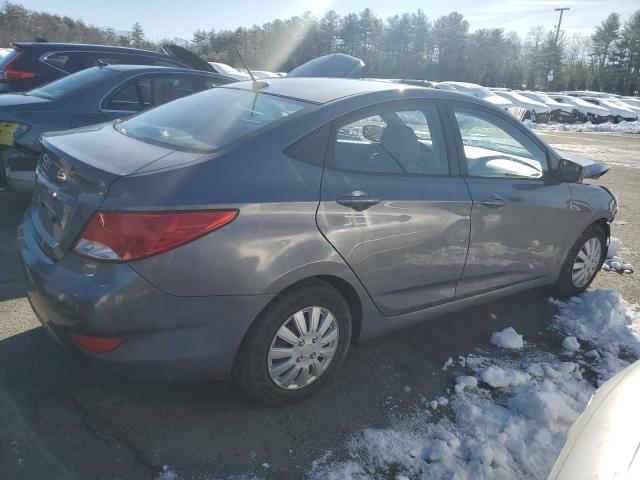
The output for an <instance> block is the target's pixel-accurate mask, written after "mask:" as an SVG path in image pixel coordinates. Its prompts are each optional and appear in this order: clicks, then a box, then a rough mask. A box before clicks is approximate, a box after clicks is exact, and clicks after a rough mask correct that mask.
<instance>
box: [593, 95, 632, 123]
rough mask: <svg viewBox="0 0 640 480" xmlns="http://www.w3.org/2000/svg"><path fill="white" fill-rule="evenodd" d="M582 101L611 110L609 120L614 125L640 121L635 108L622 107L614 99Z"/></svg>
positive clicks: (597, 98) (600, 98) (601, 98)
mask: <svg viewBox="0 0 640 480" xmlns="http://www.w3.org/2000/svg"><path fill="white" fill-rule="evenodd" d="M581 99H582V100H584V101H585V102H589V103H593V104H594V105H598V106H599V107H603V108H606V109H607V110H609V120H611V121H612V122H613V123H620V122H622V121H625V122H633V121H635V120H637V119H638V114H637V113H636V112H635V111H634V109H633V108H631V107H626V106H624V105H620V104H618V103H617V102H616V101H615V100H614V99H608V98H603V97H581Z"/></svg>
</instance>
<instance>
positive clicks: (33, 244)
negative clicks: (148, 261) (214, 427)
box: [18, 213, 273, 380]
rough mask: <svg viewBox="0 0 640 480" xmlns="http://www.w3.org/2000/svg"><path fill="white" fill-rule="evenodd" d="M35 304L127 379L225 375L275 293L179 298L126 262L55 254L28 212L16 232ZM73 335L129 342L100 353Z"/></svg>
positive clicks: (51, 324) (63, 333)
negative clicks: (42, 245)
mask: <svg viewBox="0 0 640 480" xmlns="http://www.w3.org/2000/svg"><path fill="white" fill-rule="evenodd" d="M18 247H19V251H20V256H21V258H22V262H21V263H22V266H23V268H24V270H25V274H26V277H27V294H28V298H29V302H30V303H31V306H32V308H33V310H34V312H35V314H36V315H37V317H38V319H39V320H40V322H41V323H42V324H43V325H44V327H45V328H46V330H47V331H48V332H49V333H50V334H52V335H53V336H54V337H55V338H56V339H57V340H58V341H59V342H60V343H61V344H62V345H64V346H66V347H67V348H68V349H69V350H72V351H78V352H81V353H83V354H85V355H86V356H88V357H90V358H91V359H93V360H95V361H96V362H98V363H99V364H100V365H102V366H104V367H107V368H108V369H110V370H114V371H118V372H122V373H124V374H125V375H127V376H133V377H145V378H161V379H165V380H175V379H186V378H205V377H206V378H224V377H226V376H228V375H229V374H230V373H231V370H232V367H233V361H234V358H235V354H236V351H237V349H238V347H239V345H240V342H241V341H242V338H243V336H244V333H245V332H246V330H247V328H248V327H249V325H250V324H251V322H252V321H253V319H254V318H255V317H256V316H257V315H258V313H259V312H260V310H262V308H264V306H265V305H266V304H267V303H268V302H269V301H270V300H271V299H272V298H273V295H253V296H213V297H211V296H210V297H179V296H174V295H169V294H167V293H165V292H163V291H161V290H159V289H157V288H156V287H154V286H153V285H151V284H150V283H149V282H147V281H146V280H145V279H144V278H142V277H141V276H140V275H139V274H138V273H136V272H135V271H134V270H133V269H132V268H131V267H129V266H128V265H127V264H121V263H120V264H118V263H96V262H91V261H89V260H86V259H83V258H82V257H80V256H77V255H75V254H73V253H68V254H67V255H66V256H65V257H64V258H62V259H61V260H60V261H59V262H56V261H54V260H52V259H51V258H49V257H48V256H47V255H46V254H45V253H44V252H43V251H42V250H41V248H40V247H39V245H38V244H37V241H36V239H35V237H34V235H33V228H32V224H31V219H30V216H29V214H28V213H27V215H25V217H24V219H23V223H22V224H21V225H20V228H19V229H18ZM73 332H77V333H82V334H85V335H94V336H101V337H110V338H124V339H125V341H124V342H123V343H122V344H121V345H120V346H118V347H117V348H115V349H114V350H112V351H110V352H107V353H94V352H90V351H87V350H84V349H83V348H81V347H79V346H78V345H76V344H75V342H73V340H71V336H70V334H71V333H73Z"/></svg>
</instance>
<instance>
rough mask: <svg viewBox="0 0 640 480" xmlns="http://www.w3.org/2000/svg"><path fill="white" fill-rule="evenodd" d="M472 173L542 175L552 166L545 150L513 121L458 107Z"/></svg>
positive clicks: (456, 112)
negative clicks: (548, 162)
mask: <svg viewBox="0 0 640 480" xmlns="http://www.w3.org/2000/svg"><path fill="white" fill-rule="evenodd" d="M455 117H456V121H457V122H458V128H459V129H460V135H461V137H462V144H463V146H464V155H465V159H466V162H467V170H468V173H469V175H472V176H475V177H494V178H495V177H504V178H541V177H542V176H543V175H544V173H545V172H546V171H547V169H548V165H547V156H546V154H545V151H544V150H543V149H542V148H540V147H539V146H538V145H536V143H535V142H534V141H533V140H531V139H529V138H527V136H526V135H525V134H524V133H523V132H520V131H519V130H518V129H517V128H515V127H514V126H512V125H509V122H507V121H505V120H502V119H500V118H498V117H494V116H493V115H489V114H484V113H482V112H477V111H473V110H467V109H456V110H455Z"/></svg>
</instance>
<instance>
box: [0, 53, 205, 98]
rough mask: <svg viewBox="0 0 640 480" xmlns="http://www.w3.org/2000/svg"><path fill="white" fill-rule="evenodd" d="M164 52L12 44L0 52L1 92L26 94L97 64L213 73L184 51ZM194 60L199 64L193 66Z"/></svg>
mask: <svg viewBox="0 0 640 480" xmlns="http://www.w3.org/2000/svg"><path fill="white" fill-rule="evenodd" d="M163 50H164V51H165V53H159V52H152V51H149V50H141V49H137V48H124V47H113V46H109V45H84V44H73V43H48V42H26V43H13V44H12V48H11V49H9V50H8V51H7V50H5V51H4V52H2V53H0V93H6V92H26V91H27V90H31V89H32V88H36V87H38V86H40V85H44V84H45V83H49V82H51V81H53V80H57V79H58V78H61V77H64V76H66V75H69V74H71V73H75V72H79V71H80V70H84V69H86V68H90V67H93V66H96V65H100V64H109V65H116V64H125V65H149V66H159V67H178V68H196V69H199V70H208V71H212V69H211V68H210V66H209V65H208V64H207V63H206V62H204V61H203V60H201V59H199V57H196V56H195V55H193V54H190V52H186V54H185V55H184V56H182V55H180V53H184V52H185V51H184V50H183V49H180V48H179V47H176V46H168V47H163ZM180 51H181V52H180ZM174 52H175V53H178V56H176V55H174ZM187 54H189V56H187ZM193 57H195V59H198V60H200V62H195V63H194V61H193V60H194V58H193ZM207 67H209V68H207Z"/></svg>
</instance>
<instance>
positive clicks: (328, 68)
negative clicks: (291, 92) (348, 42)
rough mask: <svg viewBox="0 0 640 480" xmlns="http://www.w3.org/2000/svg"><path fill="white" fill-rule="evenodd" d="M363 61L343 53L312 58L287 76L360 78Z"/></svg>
mask: <svg viewBox="0 0 640 480" xmlns="http://www.w3.org/2000/svg"><path fill="white" fill-rule="evenodd" d="M363 69H364V62H363V61H362V60H360V59H359V58H356V57H352V56H351V55H346V54H344V53H331V54H329V55H324V56H323V57H318V58H314V59H313V60H309V61H308V62H307V63H303V64H302V65H300V66H298V67H296V68H294V69H293V70H291V71H290V72H289V73H287V77H335V78H361V77H362V70H363Z"/></svg>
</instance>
